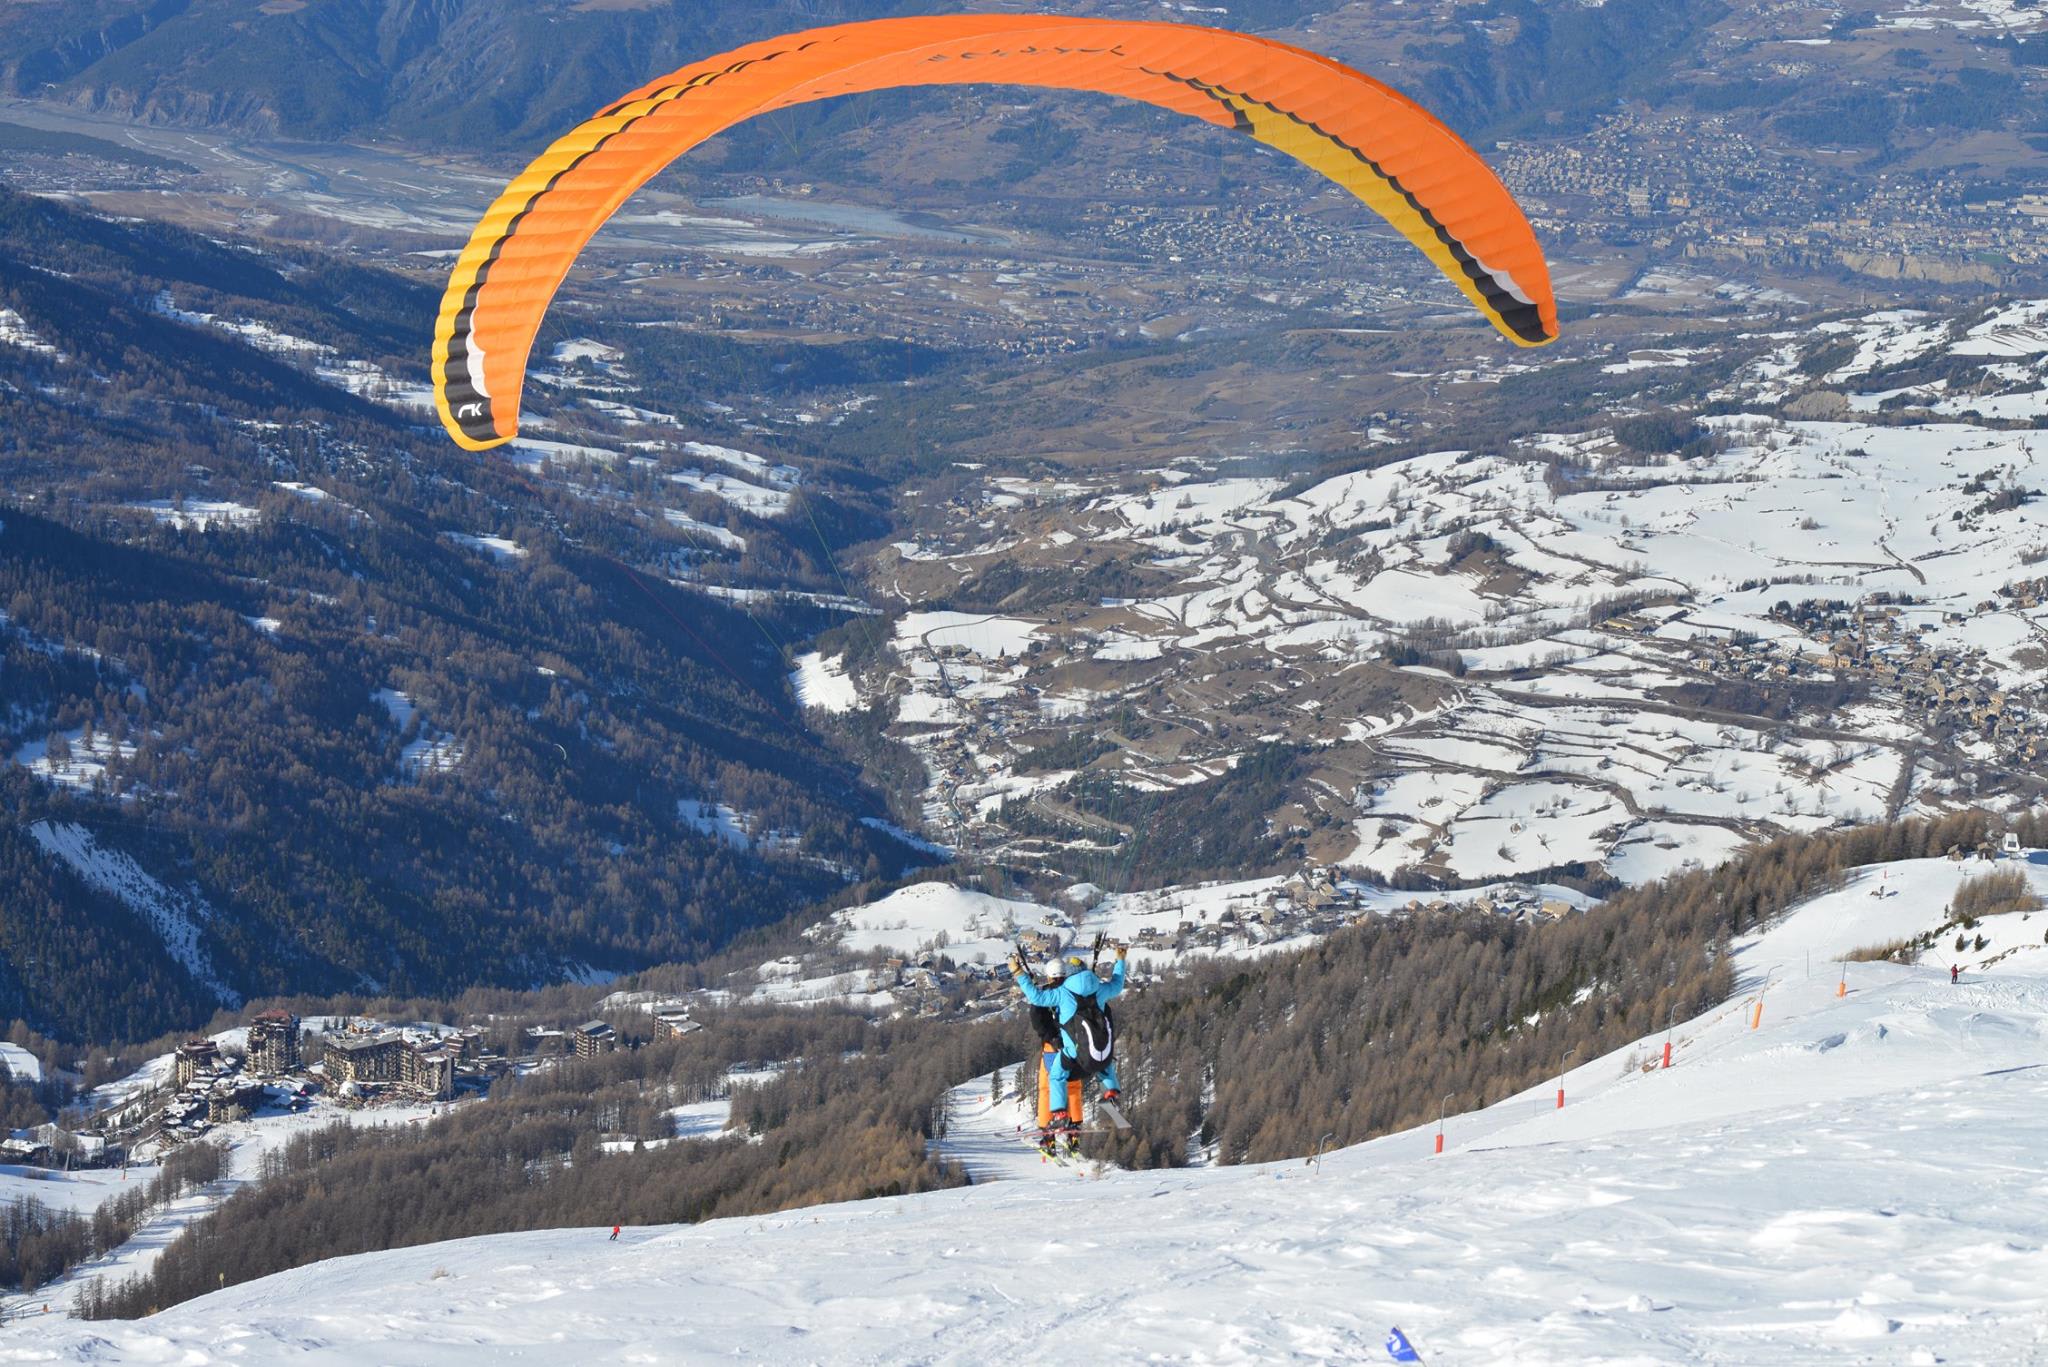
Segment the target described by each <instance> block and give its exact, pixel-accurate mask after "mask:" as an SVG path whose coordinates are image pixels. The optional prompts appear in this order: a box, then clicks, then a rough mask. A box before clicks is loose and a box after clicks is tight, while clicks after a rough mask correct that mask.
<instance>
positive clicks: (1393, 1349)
mask: <svg viewBox="0 0 2048 1367" xmlns="http://www.w3.org/2000/svg"><path fill="white" fill-rule="evenodd" d="M1387 1356H1388V1357H1390V1358H1392V1359H1393V1360H1394V1361H1396V1362H1420V1361H1422V1354H1420V1353H1418V1352H1416V1351H1415V1345H1414V1344H1412V1343H1410V1342H1409V1341H1408V1336H1407V1335H1406V1334H1404V1333H1402V1332H1401V1330H1400V1328H1399V1327H1398V1326H1397V1327H1395V1328H1392V1329H1389V1330H1387Z"/></svg>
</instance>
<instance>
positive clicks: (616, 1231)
mask: <svg viewBox="0 0 2048 1367" xmlns="http://www.w3.org/2000/svg"><path fill="white" fill-rule="evenodd" d="M618 1241H619V1226H617V1225H613V1226H612V1237H611V1238H609V1239H607V1240H605V1242H606V1243H610V1244H615V1243H617V1242H618Z"/></svg>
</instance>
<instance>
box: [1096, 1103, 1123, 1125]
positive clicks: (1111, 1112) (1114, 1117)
mask: <svg viewBox="0 0 2048 1367" xmlns="http://www.w3.org/2000/svg"><path fill="white" fill-rule="evenodd" d="M1095 1114H1097V1115H1099V1116H1104V1117H1106V1118H1107V1119H1108V1120H1109V1123H1110V1124H1111V1125H1113V1126H1115V1127H1116V1128H1117V1129H1119V1130H1128V1129H1129V1128H1131V1122H1130V1121H1128V1120H1126V1119H1124V1113H1123V1109H1122V1108H1121V1107H1119V1106H1118V1105H1117V1104H1116V1103H1115V1102H1114V1101H1099V1100H1098V1101H1097V1102H1096V1103H1095Z"/></svg>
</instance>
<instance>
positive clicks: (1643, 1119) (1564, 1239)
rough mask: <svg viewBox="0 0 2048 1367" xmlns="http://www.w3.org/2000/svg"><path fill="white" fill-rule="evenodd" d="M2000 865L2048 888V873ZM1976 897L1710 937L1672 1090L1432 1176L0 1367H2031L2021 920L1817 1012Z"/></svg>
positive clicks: (359, 1309)
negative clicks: (1022, 1345) (1706, 980)
mask: <svg viewBox="0 0 2048 1367" xmlns="http://www.w3.org/2000/svg"><path fill="white" fill-rule="evenodd" d="M2019 867H2023V868H2025V869H2026V871H2027V873H2028V875H2029V877H2030V879H2031V881H2032V883H2033V885H2034V887H2035V889H2036V890H2037V891H2041V890H2048V857H2044V856H2043V855H2041V854H2039V853H2036V854H2034V855H2032V856H2031V857H2030V859H2029V861H2028V862H2026V863H2025V864H2023V865H2020V866H2019ZM1979 871H1981V866H1979V865H1974V864H1969V863H1965V864H1961V865H1957V864H1954V863H1951V862H1950V861H1947V860H1919V861H1912V862H1909V863H1905V864H1896V865H1888V866H1880V867H1877V868H1866V869H1862V870H1858V871H1856V872H1855V873H1854V874H1852V875H1851V876H1850V877H1849V878H1848V879H1846V880H1845V883H1844V885H1843V886H1842V887H1840V888H1837V889H1836V890H1834V891H1832V892H1829V893H1827V894H1825V895H1823V896H1820V897H1817V898H1814V899H1811V900H1810V901H1809V902H1807V903H1805V904H1803V905H1802V906H1801V907H1800V908H1799V909H1797V910H1795V911H1794V912H1793V913H1792V914H1790V915H1789V916H1788V917H1786V918H1785V919H1784V920H1783V921H1781V922H1780V923H1779V924H1778V925H1777V926H1776V927H1774V928H1773V929H1771V930H1769V931H1767V932H1765V933H1763V934H1761V935H1758V936H1755V937H1752V938H1751V939H1750V940H1748V941H1746V942H1745V943H1743V944H1742V945H1741V946H1739V947H1738V954H1739V960H1738V962H1739V965H1740V969H1741V975H1742V983H1743V986H1742V988H1741V989H1740V991H1741V992H1742V994H1743V995H1742V997H1741V998H1739V999H1737V1000H1735V1001H1731V1002H1729V1003H1727V1004H1725V1005H1723V1006H1721V1007H1718V1008H1716V1009H1715V1010H1713V1011H1710V1012H1708V1013H1706V1014H1705V1015H1702V1016H1700V1017H1699V1018H1697V1019H1694V1020H1691V1021H1687V1022H1682V1023H1679V1024H1678V1025H1677V1026H1676V1027H1675V1028H1674V1029H1673V1031H1672V1032H1671V1039H1672V1042H1673V1046H1674V1047H1673V1056H1674V1066H1673V1067H1672V1068H1670V1069H1669V1070H1665V1069H1662V1068H1660V1067H1658V1066H1656V1064H1657V1062H1658V1059H1659V1057H1660V1055H1661V1051H1662V1045H1663V1039H1662V1037H1653V1038H1650V1039H1646V1040H1644V1041H1641V1042H1640V1043H1639V1044H1637V1045H1634V1046H1631V1047H1629V1048H1625V1049H1622V1050H1617V1051H1616V1052H1614V1053H1612V1054H1609V1055H1606V1056H1604V1057H1602V1058H1598V1059H1594V1060H1591V1061H1589V1062H1585V1063H1581V1064H1577V1065H1576V1066H1573V1067H1572V1068H1571V1069H1570V1071H1568V1072H1567V1073H1565V1074H1564V1076H1563V1077H1562V1078H1561V1079H1560V1082H1561V1085H1562V1087H1563V1089H1564V1092H1565V1098H1566V1100H1565V1105H1564V1107H1563V1108H1562V1109H1559V1108H1558V1106H1557V1103H1556V1097H1555V1091H1556V1086H1557V1084H1554V1083H1550V1082H1546V1083H1544V1084H1543V1085H1542V1086H1540V1087H1537V1088H1534V1089H1532V1090H1531V1091H1529V1092H1526V1093H1523V1094H1522V1095H1520V1096H1516V1097H1511V1098H1509V1099H1507V1100H1505V1101H1503V1102H1501V1103H1499V1104H1497V1105H1494V1106H1491V1107H1488V1108H1486V1109H1485V1110H1483V1111H1478V1112H1474V1113H1470V1114H1452V1115H1449V1116H1448V1117H1447V1118H1446V1120H1445V1123H1444V1127H1443V1129H1444V1134H1445V1137H1446V1141H1447V1142H1446V1145H1445V1152H1444V1153H1443V1155H1442V1156H1440V1157H1439V1156H1436V1155H1435V1154H1434V1152H1433V1151H1434V1147H1435V1142H1434V1133H1433V1131H1434V1128H1435V1127H1433V1126H1430V1127H1423V1128H1421V1129H1418V1130H1413V1131H1407V1132H1403V1133H1400V1134H1395V1135H1390V1136H1387V1137H1385V1138H1382V1139H1379V1140H1376V1141H1373V1142H1372V1143H1369V1144H1364V1145H1361V1146H1358V1147H1356V1148H1353V1149H1347V1150H1342V1151H1339V1152H1336V1153H1332V1154H1329V1155H1327V1156H1325V1157H1324V1158H1323V1160H1322V1161H1321V1162H1320V1164H1304V1163H1301V1162H1299V1161H1289V1162H1286V1163H1280V1164H1271V1165H1263V1166H1254V1167H1242V1168H1223V1169H1192V1170H1173V1171H1151V1172H1120V1171H1107V1172H1103V1173H1101V1174H1100V1175H1099V1176H1091V1175H1090V1174H1089V1173H1088V1172H1087V1171H1086V1170H1085V1169H1037V1168H1032V1167H1029V1166H1028V1165H1027V1166H1026V1167H1024V1169H1023V1171H1022V1172H1014V1171H1013V1174H1012V1175H1017V1176H1024V1175H1028V1176H1032V1177H1038V1178H1043V1180H1032V1181H1017V1180H1010V1181H1003V1180H999V1181H994V1182H990V1183H985V1184H982V1185H976V1186H971V1187H967V1188H962V1189H957V1190H952V1191H946V1192H939V1193H932V1194H926V1195H920V1196H915V1197H907V1198H900V1199H891V1200H884V1201H869V1202H859V1203H853V1204H847V1205H839V1206H827V1207H821V1208H815V1209H808V1210H796V1211H789V1212H786V1213H783V1214H779V1215H772V1216H764V1217H752V1218H746V1219H736V1220H723V1221H715V1222H710V1223H706V1224H702V1225H697V1226H691V1227H676V1228H668V1229H653V1230H633V1231H628V1233H627V1234H626V1235H625V1236H624V1237H622V1238H621V1240H620V1242H619V1243H618V1244H617V1245H612V1244H610V1243H608V1242H607V1241H606V1231H605V1230H602V1229H571V1230H554V1231H544V1232H536V1233H524V1234H512V1235H504V1236H495V1237H490V1238H482V1239H471V1240H464V1241H459V1242H455V1243H447V1244H435V1245H428V1246H424V1247H420V1248H412V1249H404V1250H398V1251H394V1252H390V1253H382V1254H373V1255H367V1256H362V1257H354V1258H347V1259H339V1260H335V1261H333V1262H329V1263H322V1264H317V1265H314V1266H310V1267H306V1268H301V1269H299V1270H297V1271H294V1272H290V1273H285V1274H283V1275H280V1276H276V1277H271V1278H268V1279H266V1280H263V1281H258V1282H253V1283H250V1284H247V1285H244V1286H239V1287H233V1288H230V1289H228V1290H226V1291H224V1292H221V1293H218V1294H215V1295H212V1296H208V1297H205V1298H203V1299H201V1300H197V1301H193V1302H189V1303H187V1304H184V1305H181V1306H178V1307H175V1308H173V1309H171V1310H170V1311H167V1312H165V1313H163V1314H160V1315H157V1316H154V1317H152V1318H151V1319H149V1320H147V1321H142V1322H136V1323H96V1324H79V1323H71V1322H58V1323H55V1324H53V1325H51V1326H49V1327H48V1329H47V1331H46V1332H42V1333H39V1334H37V1335H36V1336H35V1340H34V1342H32V1343H31V1342H26V1341H20V1340H14V1341H0V1362H5V1361H17V1362H26V1361H40V1362H48V1361H60V1362H95V1363H108V1362H137V1363H141V1362H163V1361H178V1362H185V1363H191V1364H195V1365H196V1364H205V1363H212V1362H237V1363H267V1362H282V1361H285V1360H292V1361H310V1362H323V1361H331V1362H352V1361H362V1360H376V1361H380V1362H389V1363H394V1364H435V1365H436V1367H447V1365H448V1364H459V1363H468V1362H484V1361H492V1360H501V1359H502V1358H504V1357H506V1356H508V1355H513V1354H517V1355H518V1356H519V1357H520V1360H522V1361H530V1362H549V1363H553V1362H561V1363H569V1362H588V1361H594V1360H620V1359H623V1360H645V1361H667V1362H697V1361H705V1362H709V1361H714V1360H720V1361H723V1360H732V1359H740V1360H772V1361H790V1360H801V1361H816V1362H849V1363H875V1362H905V1361H915V1362H931V1363H967V1362H980V1361H986V1360H988V1359H989V1357H990V1355H991V1354H992V1352H1000V1351H1002V1350H1001V1349H1000V1348H997V1347H995V1345H1001V1344H1009V1343H1015V1342H1023V1341H1027V1340H1029V1339H1031V1338H1032V1337H1033V1336H1036V1335H1039V1334H1041V1333H1043V1332H1044V1331H1045V1327H1046V1325H1047V1324H1048V1323H1049V1322H1057V1323H1058V1324H1059V1325H1060V1329H1061V1332H1062V1333H1063V1334H1071V1335H1074V1336H1076V1341H1078V1342H1085V1343H1087V1344H1088V1345H1089V1347H1090V1351H1091V1352H1092V1353H1097V1354H1099V1355H1101V1356H1104V1357H1134V1358H1139V1359H1143V1360H1155V1359H1167V1360H1173V1361H1185V1362H1195V1363H1240V1362H1255V1361H1273V1360H1278V1359H1287V1360H1300V1361H1306V1362H1362V1361H1374V1360H1382V1358H1383V1353H1382V1350H1381V1344H1382V1342H1383V1340H1384V1338H1385V1335H1386V1333H1387V1330H1388V1328H1389V1327H1390V1326H1392V1325H1396V1324H1398V1325H1399V1326H1400V1327H1401V1328H1402V1329H1403V1330H1405V1331H1406V1332H1407V1333H1408V1335H1409V1336H1410V1337H1411V1338H1412V1339H1413V1340H1414V1341H1415V1343H1416V1344H1417V1346H1418V1347H1419V1348H1420V1349H1421V1350H1422V1352H1423V1354H1424V1356H1425V1358H1426V1359H1427V1360H1428V1361H1430V1362H1432V1363H1448V1364H1477V1363H1521V1364H1560V1365H1562V1364H1567V1363H1569V1364H1589V1363H1598V1364H1621V1363H1661V1362H1719V1363H1750V1362H1798V1363H1825V1362H1843V1363H1850V1362H1886V1363H1893V1362H1896V1363H1929V1364H1932V1363H1941V1362H2027V1361H2037V1360H2041V1359H2042V1358H2043V1357H2044V1356H2048V1330H2044V1328H2043V1325H2044V1324H2048V1294H2044V1292H2043V1288H2044V1287H2048V1190H2044V1188H2043V1187H2042V1184H2041V1182H2040V1181H2039V1178H2038V1170H2039V1164H2038V1162H2037V1161H2036V1157H2037V1155H2038V1153H2039V1152H2040V1149H2041V1147H2042V1145H2043V1144H2044V1142H2048V1109H2044V1108H2043V1106H2042V1104H2041V1103H2042V1099H2043V1096H2042V1089H2043V1087H2044V1086H2048V1077H2044V1074H2043V1072H2042V1070H2041V1064H2040V1056H2041V1048H2042V1044H2043V1042H2044V1040H2048V949H2043V948H2042V947H2041V946H2040V944H2039V937H2038V935H2036V934H2034V933H2033V932H2036V931H2038V930H2039V929H2040V928H2042V927H2044V926H2048V918H2044V917H2043V915H2041V914H2038V913H2024V912H2020V913H2013V914H2011V915H2010V916H2009V917H1993V918H1988V919H1987V920H1986V921H1984V922H1982V923H1980V924H1983V925H1986V926H1991V925H1993V924H1994V923H2001V927H2002V928H2001V930H2000V933H2001V934H2005V933H2007V932H2010V938H2011V939H2012V940H2013V942H2014V944H2013V949H2014V951H2015V952H2013V953H2011V954H2009V955H2007V956H2006V957H2005V958H2004V959H2002V960H2001V961H1999V962H1998V963H1997V964H1996V965H1994V966H1993V967H1991V968H1990V969H1989V970H1983V971H1980V970H1977V969H1975V968H1974V967H1971V966H1966V967H1965V971H1964V973H1963V976H1962V979H1961V981H1960V982H1959V983H1957V984H1955V985H1953V986H1952V985H1951V984H1950V983H1949V981H1948V975H1947V973H1946V972H1945V971H1944V969H1943V966H1942V965H1941V963H1940V962H1939V961H1933V962H1929V963H1925V964H1922V965H1918V966H1903V965H1899V964H1893V963H1854V964H1850V965H1848V966H1847V977H1846V983H1847V991H1846V994H1845V995H1840V996H1838V995H1837V984H1838V982H1839V981H1842V980H1841V979H1840V978H1838V975H1837V971H1836V967H1835V963H1834V957H1835V956H1837V955H1841V954H1846V953H1848V952H1849V951H1851V950H1852V949H1854V948H1857V947H1859V946H1861V945H1863V944H1866V943H1868V942H1870V941H1872V940H1877V939H1884V938H1888V937H1891V936H1893V935H1895V934H1897V933H1901V932H1914V931H1921V930H1929V929H1934V928H1936V927H1937V926H1938V925H1939V924H1940V922H1941V920H1942V912H1941V910H1940V908H1941V907H1942V906H1943V904H1944V902H1945V900H1946V899H1948V898H1950V897H1952V896H1953V895H1954V892H1955V889H1956V887H1957V886H1958V885H1959V884H1960V882H1961V881H1962V880H1963V879H1965V878H1968V877H1971V876H1974V875H1975V874H1976V873H1977V872H1979ZM1874 893H1875V894H1881V895H1873V894H1874ZM2007 921H2009V922H2010V923H2011V924H2010V925H2003V924H2002V923H2004V922H2007ZM2022 940H2028V941H2031V942H2032V947H2031V948H2029V949H2028V950H2027V951H2025V952H2020V951H2019V943H2020V941H2022ZM1759 991H1761V992H1762V995H1763V1003H1764V1011H1763V1015H1762V1017H1761V1019H1760V1020H1758V1019H1757V1018H1756V1017H1755V1015H1754V1014H1753V1013H1754V1010H1755V997H1756V994H1757V993H1758V992H1759ZM1753 1022H1754V1024H1753ZM967 1090H971V1087H970V1088H968V1089H967ZM1077 1263H1079V1264H1082V1265H1085V1266H1087V1267H1089V1268H1092V1269H1093V1270H1094V1271H1093V1274H1092V1276H1091V1278H1090V1279H1089V1280H1090V1282H1091V1283H1092V1284H1093V1285H1094V1286H1096V1287H1097V1288H1098V1289H1095V1290H1092V1291H1084V1290H1082V1289H1080V1288H1079V1287H1077V1285H1076V1275H1075V1267H1076V1264H1077ZM41 1327H42V1326H39V1328H41Z"/></svg>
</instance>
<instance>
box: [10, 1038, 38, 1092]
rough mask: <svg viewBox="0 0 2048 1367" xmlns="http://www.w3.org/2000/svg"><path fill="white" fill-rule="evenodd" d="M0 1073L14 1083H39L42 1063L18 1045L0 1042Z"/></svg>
mask: <svg viewBox="0 0 2048 1367" xmlns="http://www.w3.org/2000/svg"><path fill="white" fill-rule="evenodd" d="M0 1073H5V1074H6V1075H7V1076H9V1077H11V1078H13V1079H14V1080H15V1081H16V1082H41V1081H42V1080H43V1061H42V1060H41V1059H39V1058H37V1057H36V1056H35V1055H34V1054H31V1053H30V1052H29V1051H28V1050H26V1049H24V1048H22V1047H21V1046H20V1045H18V1044H10V1043H8V1042H7V1041H5V1040H0Z"/></svg>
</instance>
